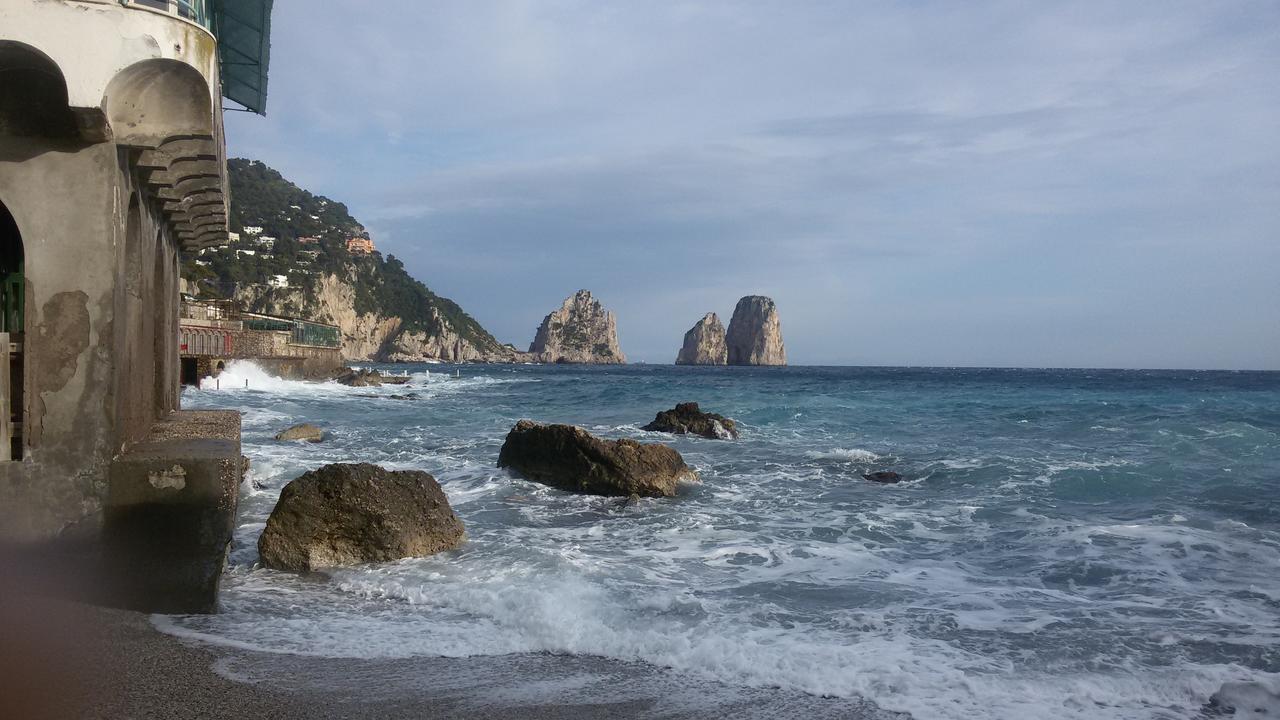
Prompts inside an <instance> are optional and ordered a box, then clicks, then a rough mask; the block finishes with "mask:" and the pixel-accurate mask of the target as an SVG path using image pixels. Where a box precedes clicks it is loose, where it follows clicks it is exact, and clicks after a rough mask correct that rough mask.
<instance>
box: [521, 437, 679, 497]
mask: <svg viewBox="0 0 1280 720" xmlns="http://www.w3.org/2000/svg"><path fill="white" fill-rule="evenodd" d="M498 467H507V468H511V469H512V470H515V471H516V472H518V473H520V474H521V475H523V476H525V477H526V478H528V479H530V480H533V481H534V482H540V483H542V484H544V485H550V486H552V487H556V488H560V489H561V490H570V491H572V492H580V493H587V494H589V495H621V496H623V497H626V496H629V495H642V496H648V497H670V496H672V495H675V494H676V486H677V485H678V484H679V483H680V482H682V481H693V480H697V478H698V474H697V473H695V472H694V471H693V470H692V469H691V468H690V467H689V466H688V465H686V464H685V463H684V458H682V457H680V453H678V452H676V451H675V450H673V449H671V448H669V447H667V446H666V445H660V444H658V443H638V442H636V441H635V440H627V439H623V440H602V439H601V438H598V437H596V436H594V435H592V434H591V433H589V432H587V431H586V430H583V429H582V428H579V427H574V426H572V425H543V424H541V423H535V422H531V421H529V420H521V421H520V422H518V423H516V425H515V427H513V428H511V432H509V433H507V441H506V442H505V443H503V444H502V452H501V453H500V454H499V455H498Z"/></svg>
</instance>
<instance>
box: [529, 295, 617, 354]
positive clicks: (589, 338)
mask: <svg viewBox="0 0 1280 720" xmlns="http://www.w3.org/2000/svg"><path fill="white" fill-rule="evenodd" d="M529 354H530V355H529V356H530V357H531V358H532V359H533V360H534V361H535V362H544V363H593V364H621V363H625V362H626V361H627V356H626V355H623V354H622V348H621V347H619V345H618V322H617V320H616V319H615V318H614V315H613V313H611V312H609V311H607V310H605V309H604V306H602V305H601V304H600V301H599V300H596V299H595V298H593V297H591V292H590V291H588V290H579V291H578V292H576V293H574V294H573V295H570V296H569V297H568V298H565V301H564V302H563V303H562V304H561V305H560V308H559V309H557V310H554V311H552V312H551V313H550V314H548V315H547V316H546V317H545V318H543V320H542V324H541V325H539V326H538V332H537V334H535V335H534V337H533V343H531V344H530V345H529Z"/></svg>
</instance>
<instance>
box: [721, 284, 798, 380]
mask: <svg viewBox="0 0 1280 720" xmlns="http://www.w3.org/2000/svg"><path fill="white" fill-rule="evenodd" d="M725 344H726V345H728V357H729V364H730V365H786V364H787V350H786V348H785V347H783V345H782V323H781V321H780V320H779V319H778V307H777V306H776V305H775V304H774V302H773V300H772V299H771V298H767V297H764V296H762V295H748V296H746V297H744V298H742V299H741V300H739V301H738V305H737V307H735V308H734V309H733V317H732V318H731V319H730V320H729V332H728V333H726V335H725Z"/></svg>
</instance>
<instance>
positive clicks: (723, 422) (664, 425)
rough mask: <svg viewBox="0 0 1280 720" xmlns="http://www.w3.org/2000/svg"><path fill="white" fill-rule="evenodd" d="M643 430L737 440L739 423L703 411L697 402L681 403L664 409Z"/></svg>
mask: <svg viewBox="0 0 1280 720" xmlns="http://www.w3.org/2000/svg"><path fill="white" fill-rule="evenodd" d="M641 429H642V430H649V431H650V432H665V433H673V434H675V435H685V434H689V435H700V436H702V437H704V438H710V439H712V440H736V439H737V437H738V424H737V423H735V422H734V421H732V420H730V419H729V418H727V417H725V416H723V415H717V414H715V413H709V412H703V411H702V409H701V408H699V407H698V403H696V402H688V403H680V404H679V405H676V406H675V408H674V409H672V410H663V411H662V412H660V413H658V416H657V417H655V418H654V419H653V422H651V423H649V424H648V425H645V426H644V427H643V428H641Z"/></svg>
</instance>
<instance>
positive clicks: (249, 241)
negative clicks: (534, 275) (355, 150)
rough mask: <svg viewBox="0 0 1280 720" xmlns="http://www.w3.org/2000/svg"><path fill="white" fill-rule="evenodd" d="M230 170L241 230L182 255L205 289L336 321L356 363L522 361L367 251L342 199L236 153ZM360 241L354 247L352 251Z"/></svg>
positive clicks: (263, 307) (260, 308) (234, 216)
mask: <svg viewBox="0 0 1280 720" xmlns="http://www.w3.org/2000/svg"><path fill="white" fill-rule="evenodd" d="M227 170H228V177H229V180H230V184H231V206H230V209H231V215H230V217H229V226H230V228H231V231H232V232H233V233H236V234H237V235H238V236H239V237H238V238H235V239H233V240H232V242H231V243H230V244H229V245H228V246H227V247H224V248H217V249H210V250H206V251H203V252H202V253H200V254H199V255H198V256H193V257H186V258H184V262H183V277H185V278H187V279H188V280H190V281H192V282H193V283H195V284H196V286H197V287H198V288H199V289H200V292H201V294H202V295H212V296H217V297H227V298H231V299H234V300H237V301H239V302H240V304H241V306H242V307H243V308H244V309H245V310H249V311H253V312H261V313H266V314H270V315H283V316H287V317H300V318H304V319H308V320H313V321H317V322H328V323H333V324H335V325H337V326H338V327H339V328H340V329H341V332H342V353H343V356H344V357H346V358H347V359H349V360H366V361H370V360H372V361H388V362H394V361H421V360H444V361H446V362H468V361H490V362H510V361H513V360H517V359H522V354H521V353H517V352H516V351H514V350H513V349H512V348H510V347H509V346H505V345H502V344H501V343H499V342H498V341H497V340H496V339H495V338H494V337H493V336H492V335H491V334H489V332H488V331H486V330H485V329H484V328H483V327H481V325H480V323H478V322H476V321H475V319H474V318H472V317H471V316H470V315H468V314H467V313H466V312H464V311H463V310H462V308H460V307H459V306H458V305H457V303H454V302H453V301H452V300H449V299H448V298H444V297H440V296H438V295H436V294H435V293H433V292H431V290H430V289H428V288H427V287H426V286H425V285H423V284H422V283H421V282H419V281H417V280H416V279H414V278H413V277H411V276H410V275H409V274H408V272H407V271H406V270H405V268H404V265H403V264H402V263H401V262H400V260H398V259H397V258H396V257H395V256H394V255H387V256H386V257H385V258H384V257H383V256H382V254H381V253H379V252H377V251H376V250H374V251H372V252H367V253H366V252H360V250H361V249H363V247H366V246H365V244H364V243H365V242H366V241H368V238H369V234H368V233H367V232H366V231H365V229H364V227H363V226H361V225H360V223H358V222H357V221H356V220H355V218H353V217H351V215H350V214H349V213H348V212H347V208H346V206H345V205H343V204H342V203H340V202H336V201H334V200H330V199H328V198H325V197H322V196H318V195H313V194H311V193H309V192H307V191H306V190H303V189H302V188H299V187H298V186H297V185H294V184H293V183H291V182H289V181H288V180H286V179H285V178H284V177H283V176H281V175H280V173H278V172H276V171H275V170H273V169H271V168H270V167H267V166H266V165H264V164H263V163H261V162H257V161H252V160H244V159H240V158H236V159H232V160H229V161H227ZM353 239H354V240H356V242H355V243H352V244H351V245H352V247H353V249H354V250H355V252H353V251H350V250H348V246H349V241H351V240H353ZM371 245H372V243H371V242H369V245H368V246H371Z"/></svg>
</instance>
